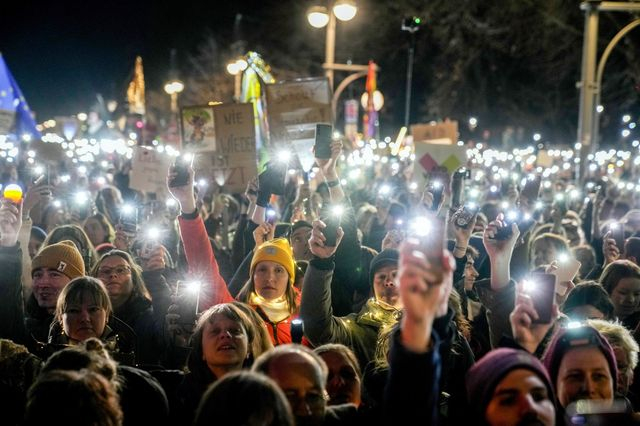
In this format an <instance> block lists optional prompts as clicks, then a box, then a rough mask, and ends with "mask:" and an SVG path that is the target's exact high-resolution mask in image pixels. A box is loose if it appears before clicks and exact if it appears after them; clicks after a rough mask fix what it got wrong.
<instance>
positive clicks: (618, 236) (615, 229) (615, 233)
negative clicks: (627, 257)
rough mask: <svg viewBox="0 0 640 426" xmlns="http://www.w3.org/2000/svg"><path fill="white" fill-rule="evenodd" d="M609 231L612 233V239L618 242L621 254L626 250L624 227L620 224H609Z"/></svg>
mask: <svg viewBox="0 0 640 426" xmlns="http://www.w3.org/2000/svg"><path fill="white" fill-rule="evenodd" d="M609 230H610V231H611V238H613V239H614V240H615V241H616V246H617V247H618V248H619V249H620V252H622V250H623V249H624V241H625V238H624V225H622V224H621V223H619V222H613V223H610V224H609Z"/></svg>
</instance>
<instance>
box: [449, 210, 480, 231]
mask: <svg viewBox="0 0 640 426" xmlns="http://www.w3.org/2000/svg"><path fill="white" fill-rule="evenodd" d="M479 210H480V207H479V206H478V205H477V204H472V205H468V204H465V205H463V206H462V207H460V208H459V209H458V210H457V211H456V212H455V213H454V214H453V215H454V216H453V220H454V223H455V224H456V226H459V227H460V228H463V229H467V228H468V227H469V226H470V225H471V222H472V221H473V218H474V216H475V215H476V214H478V211H479Z"/></svg>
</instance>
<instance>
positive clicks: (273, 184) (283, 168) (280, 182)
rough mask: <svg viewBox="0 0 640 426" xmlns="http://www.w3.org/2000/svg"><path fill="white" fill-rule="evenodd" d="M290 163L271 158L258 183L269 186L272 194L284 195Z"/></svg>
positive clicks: (259, 176)
mask: <svg viewBox="0 0 640 426" xmlns="http://www.w3.org/2000/svg"><path fill="white" fill-rule="evenodd" d="M287 168H288V164H287V163H286V162H283V161H278V160H271V161H269V162H267V164H266V165H265V169H264V171H263V172H262V173H260V175H258V185H259V187H262V188H269V190H270V191H271V193H272V194H275V195H284V181H285V178H286V175H287Z"/></svg>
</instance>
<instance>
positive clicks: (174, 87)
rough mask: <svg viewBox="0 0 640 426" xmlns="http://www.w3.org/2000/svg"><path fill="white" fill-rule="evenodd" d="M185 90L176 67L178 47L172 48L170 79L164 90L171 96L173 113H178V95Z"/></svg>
mask: <svg viewBox="0 0 640 426" xmlns="http://www.w3.org/2000/svg"><path fill="white" fill-rule="evenodd" d="M183 90H184V83H183V82H182V81H180V79H179V78H178V70H177V68H176V49H171V62H170V68H169V81H167V83H166V84H165V85H164V91H165V92H166V93H167V95H169V96H171V113H172V114H177V113H178V95H179V94H180V93H181V92H182V91H183Z"/></svg>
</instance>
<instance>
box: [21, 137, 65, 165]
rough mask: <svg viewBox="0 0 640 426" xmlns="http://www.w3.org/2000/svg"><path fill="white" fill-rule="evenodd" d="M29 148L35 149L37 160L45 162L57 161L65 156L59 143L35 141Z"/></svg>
mask: <svg viewBox="0 0 640 426" xmlns="http://www.w3.org/2000/svg"><path fill="white" fill-rule="evenodd" d="M29 149H31V150H33V151H35V153H36V160H38V161H42V162H45V163H57V162H59V161H61V160H62V159H63V158H65V154H64V150H63V149H62V145H60V144H59V143H55V142H40V141H33V142H32V143H31V145H29Z"/></svg>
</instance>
